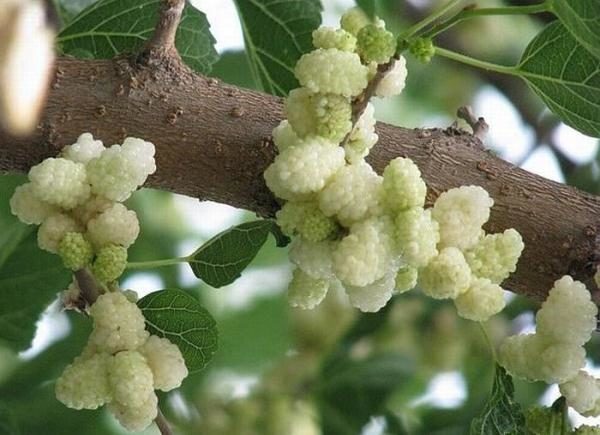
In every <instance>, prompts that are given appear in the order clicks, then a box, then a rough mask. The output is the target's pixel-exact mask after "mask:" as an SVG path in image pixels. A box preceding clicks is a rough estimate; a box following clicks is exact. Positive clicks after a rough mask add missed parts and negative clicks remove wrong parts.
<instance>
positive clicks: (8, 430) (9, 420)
mask: <svg viewBox="0 0 600 435" xmlns="http://www.w3.org/2000/svg"><path fill="white" fill-rule="evenodd" d="M20 433H21V431H20V430H19V428H18V427H17V422H16V419H15V416H14V415H13V413H12V411H11V410H10V409H9V407H8V406H6V405H5V404H3V403H2V402H0V435H19V434H20Z"/></svg>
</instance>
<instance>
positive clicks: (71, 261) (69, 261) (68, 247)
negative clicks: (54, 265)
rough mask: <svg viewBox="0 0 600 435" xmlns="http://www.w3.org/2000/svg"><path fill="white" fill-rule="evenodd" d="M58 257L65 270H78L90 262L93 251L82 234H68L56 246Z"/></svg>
mask: <svg viewBox="0 0 600 435" xmlns="http://www.w3.org/2000/svg"><path fill="white" fill-rule="evenodd" d="M58 255H60V258H62V261H63V263H64V265H65V267H66V268H67V269H71V270H79V269H82V268H84V267H86V266H87V265H88V264H89V263H90V262H91V261H92V258H93V256H94V250H93V248H92V244H91V243H90V242H88V241H87V240H86V238H85V237H84V236H83V234H81V233H74V232H69V233H66V234H65V235H64V237H63V238H62V240H61V241H60V244H59V245H58Z"/></svg>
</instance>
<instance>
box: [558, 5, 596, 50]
mask: <svg viewBox="0 0 600 435" xmlns="http://www.w3.org/2000/svg"><path fill="white" fill-rule="evenodd" d="M551 8H552V11H553V12H554V13H555V14H556V16H557V17H558V18H559V19H560V20H561V21H562V23H563V24H564V25H565V27H566V28H567V29H569V31H570V32H571V33H572V34H573V36H574V37H575V38H576V39H577V40H578V41H579V43H580V44H581V45H583V46H584V47H585V48H586V49H587V50H588V51H589V52H590V53H592V54H593V55H594V56H596V57H598V58H600V2H599V1H598V0H552V4H551Z"/></svg>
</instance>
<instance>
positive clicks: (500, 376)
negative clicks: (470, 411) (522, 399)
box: [471, 365, 525, 435]
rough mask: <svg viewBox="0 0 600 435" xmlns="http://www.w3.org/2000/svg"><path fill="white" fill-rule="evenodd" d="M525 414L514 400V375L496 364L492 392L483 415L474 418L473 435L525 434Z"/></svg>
mask: <svg viewBox="0 0 600 435" xmlns="http://www.w3.org/2000/svg"><path fill="white" fill-rule="evenodd" d="M524 428H525V416H524V415H523V411H522V410H521V406H520V405H519V404H518V403H517V402H515V400H514V386H513V382H512V377H511V376H510V375H509V374H508V373H507V372H506V370H505V369H504V368H503V367H500V366H499V365H496V374H495V377H494V386H493V387H492V394H491V396H490V397H489V399H488V402H487V403H486V405H485V407H484V409H483V412H482V414H481V416H479V417H477V418H476V419H474V420H473V422H472V424H471V435H525V429H524Z"/></svg>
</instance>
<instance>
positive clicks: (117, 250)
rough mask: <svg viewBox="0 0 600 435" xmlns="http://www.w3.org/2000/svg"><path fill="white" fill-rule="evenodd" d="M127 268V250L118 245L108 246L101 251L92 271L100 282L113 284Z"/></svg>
mask: <svg viewBox="0 0 600 435" xmlns="http://www.w3.org/2000/svg"><path fill="white" fill-rule="evenodd" d="M126 266H127V249H126V248H124V247H122V246H118V245H107V246H105V247H104V248H102V249H100V251H99V252H98V255H97V256H96V260H95V261H94V265H93V266H92V271H93V273H94V276H95V277H96V278H97V279H98V281H100V282H104V283H106V282H111V281H115V280H116V279H117V278H119V277H120V276H121V275H122V274H123V272H124V271H125V267H126Z"/></svg>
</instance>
